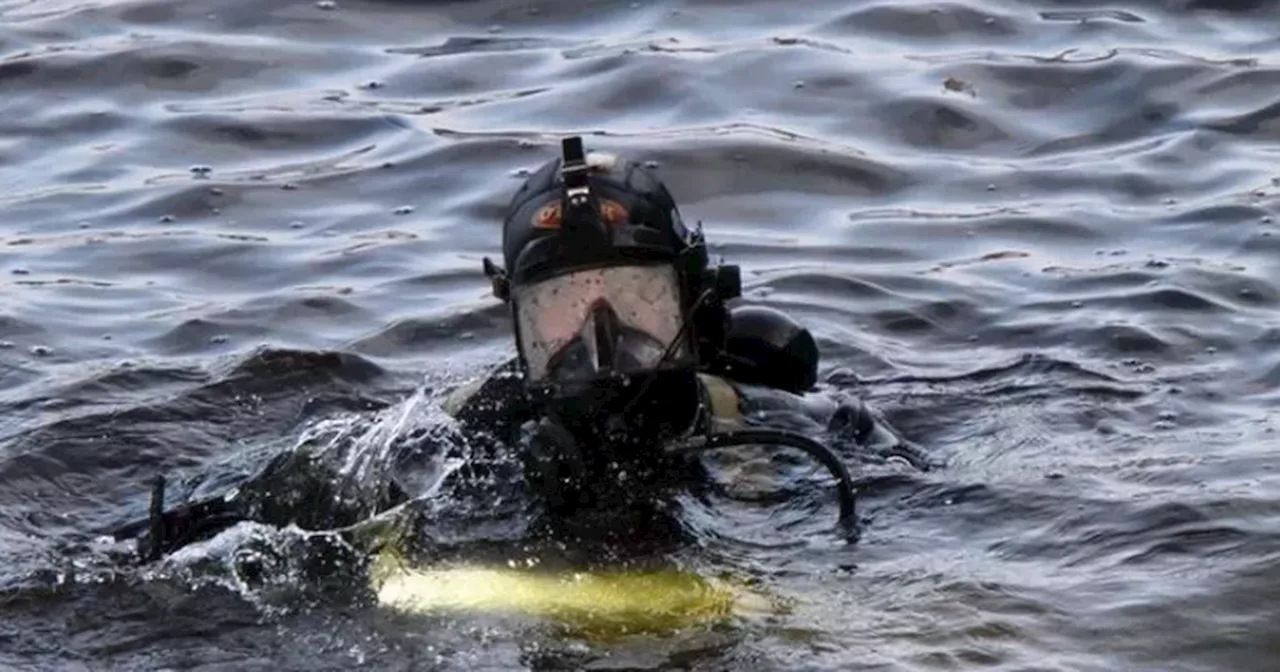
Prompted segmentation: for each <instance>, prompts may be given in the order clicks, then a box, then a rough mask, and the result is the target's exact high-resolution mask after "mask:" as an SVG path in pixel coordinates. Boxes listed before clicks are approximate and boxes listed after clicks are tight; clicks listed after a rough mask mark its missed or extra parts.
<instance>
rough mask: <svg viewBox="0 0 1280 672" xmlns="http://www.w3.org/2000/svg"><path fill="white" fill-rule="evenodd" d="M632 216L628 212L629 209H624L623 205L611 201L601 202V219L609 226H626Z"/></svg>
mask: <svg viewBox="0 0 1280 672" xmlns="http://www.w3.org/2000/svg"><path fill="white" fill-rule="evenodd" d="M630 216H631V213H629V212H627V209H626V208H624V207H622V204H621V203H617V202H615V201H609V200H604V201H600V218H601V219H603V220H604V222H605V224H608V225H609V226H618V225H619V224H625V223H626V222H627V219H628V218H629V217H630Z"/></svg>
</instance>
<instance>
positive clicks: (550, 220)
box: [533, 199, 631, 231]
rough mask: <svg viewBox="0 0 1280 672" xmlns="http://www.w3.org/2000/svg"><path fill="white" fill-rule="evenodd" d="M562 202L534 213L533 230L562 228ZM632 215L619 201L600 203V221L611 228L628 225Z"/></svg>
mask: <svg viewBox="0 0 1280 672" xmlns="http://www.w3.org/2000/svg"><path fill="white" fill-rule="evenodd" d="M560 215H561V210H560V202H559V201H553V202H551V203H548V204H546V205H544V206H542V207H541V208H538V211H537V212H535V213H533V228H535V229H547V230H551V231H554V230H557V229H559V228H560V221H561V216H560ZM630 217H631V213H629V212H627V209H626V208H625V207H623V206H622V204H621V203H618V202H617V201H610V200H607V199H605V200H601V201H600V219H601V220H603V221H604V223H605V224H608V225H609V226H619V225H621V224H626V223H627V221H628V220H629V219H630Z"/></svg>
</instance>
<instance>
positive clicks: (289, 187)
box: [280, 182, 298, 191]
mask: <svg viewBox="0 0 1280 672" xmlns="http://www.w3.org/2000/svg"><path fill="white" fill-rule="evenodd" d="M280 188H281V189H284V190H285V191H294V190H295V189H297V188H298V185H296V184H294V183H293V182H285V183H284V184H282V185H280Z"/></svg>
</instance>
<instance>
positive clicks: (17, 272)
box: [10, 268, 31, 275]
mask: <svg viewBox="0 0 1280 672" xmlns="http://www.w3.org/2000/svg"><path fill="white" fill-rule="evenodd" d="M10 272H11V273H13V274H14V275H30V274H31V271H28V270H27V269H25V268H15V269H13V270H12V271H10Z"/></svg>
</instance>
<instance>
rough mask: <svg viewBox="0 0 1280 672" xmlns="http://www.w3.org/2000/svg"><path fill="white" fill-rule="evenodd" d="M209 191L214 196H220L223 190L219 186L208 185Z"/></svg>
mask: <svg viewBox="0 0 1280 672" xmlns="http://www.w3.org/2000/svg"><path fill="white" fill-rule="evenodd" d="M209 193H210V194H212V195H214V196H221V195H222V194H223V193H224V192H223V191H222V188H221V187H209Z"/></svg>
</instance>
